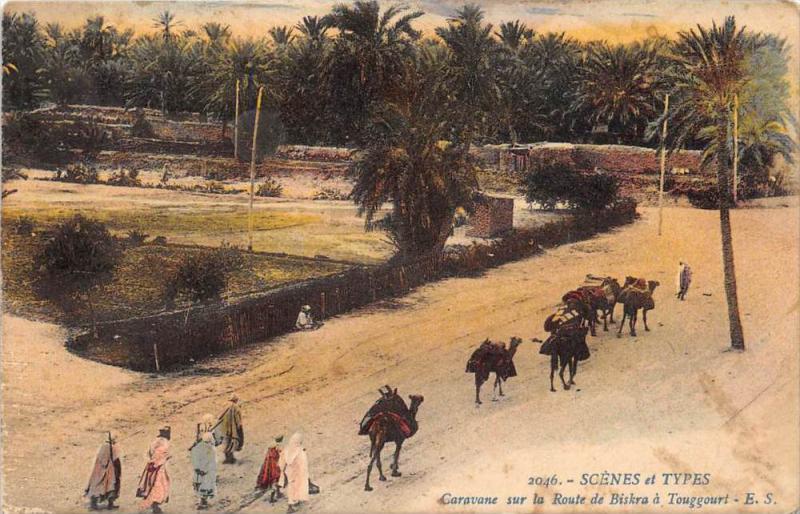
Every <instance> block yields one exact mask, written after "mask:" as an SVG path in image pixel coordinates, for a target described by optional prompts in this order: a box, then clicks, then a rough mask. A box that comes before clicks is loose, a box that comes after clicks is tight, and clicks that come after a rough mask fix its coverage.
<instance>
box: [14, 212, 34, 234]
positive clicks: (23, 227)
mask: <svg viewBox="0 0 800 514" xmlns="http://www.w3.org/2000/svg"><path fill="white" fill-rule="evenodd" d="M34 228H35V226H34V223H33V219H32V218H29V217H27V216H21V217H19V218H17V219H16V220H15V221H14V222H13V224H12V232H13V233H14V234H16V235H18V236H30V235H33V231H34Z"/></svg>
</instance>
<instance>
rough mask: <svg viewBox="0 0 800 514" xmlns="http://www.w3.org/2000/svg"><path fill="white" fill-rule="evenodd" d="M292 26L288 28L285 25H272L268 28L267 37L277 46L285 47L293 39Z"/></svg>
mask: <svg viewBox="0 0 800 514" xmlns="http://www.w3.org/2000/svg"><path fill="white" fill-rule="evenodd" d="M292 32H294V28H289V27H287V26H286V25H281V26H277V27H272V28H270V29H269V37H270V38H271V39H272V42H273V43H274V44H275V46H277V47H278V48H285V47H287V46H289V45H290V44H292V41H294V34H292Z"/></svg>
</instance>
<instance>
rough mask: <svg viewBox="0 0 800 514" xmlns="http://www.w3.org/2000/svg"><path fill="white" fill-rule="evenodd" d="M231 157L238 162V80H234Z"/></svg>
mask: <svg viewBox="0 0 800 514" xmlns="http://www.w3.org/2000/svg"><path fill="white" fill-rule="evenodd" d="M233 157H234V159H236V160H237V161H238V160H239V79H236V117H235V118H234V123H233Z"/></svg>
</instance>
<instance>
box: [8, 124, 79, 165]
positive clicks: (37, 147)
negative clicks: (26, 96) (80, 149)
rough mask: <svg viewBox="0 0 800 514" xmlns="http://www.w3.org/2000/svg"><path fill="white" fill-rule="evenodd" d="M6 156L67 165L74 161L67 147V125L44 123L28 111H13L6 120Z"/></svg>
mask: <svg viewBox="0 0 800 514" xmlns="http://www.w3.org/2000/svg"><path fill="white" fill-rule="evenodd" d="M2 133H3V155H4V156H9V157H13V156H15V155H30V156H32V157H35V158H36V159H38V160H41V161H42V162H48V163H55V164H59V163H65V162H68V161H69V159H70V158H71V154H70V152H69V149H68V148H67V146H66V145H65V144H64V141H65V140H66V139H67V131H66V128H65V127H64V126H63V125H53V124H49V123H43V122H42V121H40V120H39V119H37V118H36V117H35V116H34V115H32V114H30V113H26V112H13V113H10V114H9V115H8V117H7V118H5V119H4V121H3V131H2Z"/></svg>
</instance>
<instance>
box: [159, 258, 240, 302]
mask: <svg viewBox="0 0 800 514" xmlns="http://www.w3.org/2000/svg"><path fill="white" fill-rule="evenodd" d="M226 283H227V280H226V270H225V267H224V265H223V261H222V259H221V257H220V255H219V254H218V253H217V252H212V253H209V252H198V253H191V254H189V255H187V256H186V257H184V259H183V261H182V262H181V264H180V266H179V267H178V270H177V272H176V273H175V277H174V278H173V279H172V280H171V281H170V282H168V291H167V296H168V297H169V296H172V295H180V296H183V297H185V298H188V299H189V300H191V301H192V302H206V301H209V300H212V299H216V298H219V296H220V295H221V294H222V291H223V290H224V289H225V284H226Z"/></svg>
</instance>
